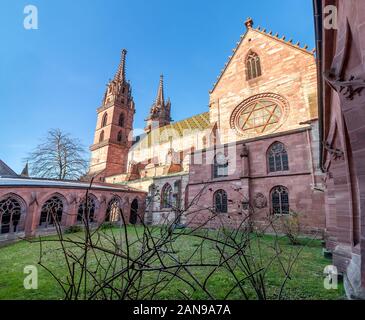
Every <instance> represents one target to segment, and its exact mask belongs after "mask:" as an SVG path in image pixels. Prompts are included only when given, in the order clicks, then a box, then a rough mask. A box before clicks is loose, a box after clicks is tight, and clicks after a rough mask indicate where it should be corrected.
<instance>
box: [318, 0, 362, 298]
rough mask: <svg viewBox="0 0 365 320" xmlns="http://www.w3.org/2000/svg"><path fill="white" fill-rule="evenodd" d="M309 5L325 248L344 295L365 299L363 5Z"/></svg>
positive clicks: (355, 1)
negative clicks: (339, 275)
mask: <svg viewBox="0 0 365 320" xmlns="http://www.w3.org/2000/svg"><path fill="white" fill-rule="evenodd" d="M314 3H315V10H316V18H317V19H316V23H317V25H316V26H317V30H316V34H317V43H318V51H319V57H318V58H319V59H318V62H319V69H320V74H319V75H320V81H319V92H320V95H321V96H320V110H321V114H320V115H321V117H320V120H321V122H320V123H321V130H320V136H321V141H323V143H322V150H321V152H322V155H321V157H322V161H321V162H322V166H323V170H324V171H325V172H326V180H325V181H326V225H327V234H328V237H327V248H328V249H329V250H330V251H332V252H333V260H334V264H335V265H336V266H337V267H338V268H339V270H340V271H341V272H344V274H345V287H346V291H347V294H348V296H349V297H355V298H365V96H364V89H365V41H364V39H365V27H364V25H365V3H364V1H362V0H346V1H344V0H338V1H336V0H323V1H314ZM329 15H332V17H334V19H335V20H333V19H332V20H330V19H329V18H330V17H329Z"/></svg>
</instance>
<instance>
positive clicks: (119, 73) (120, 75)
mask: <svg viewBox="0 0 365 320" xmlns="http://www.w3.org/2000/svg"><path fill="white" fill-rule="evenodd" d="M126 56H127V50H126V49H123V50H122V54H121V58H120V63H119V67H118V71H117V73H116V74H115V77H114V80H117V81H122V82H123V81H125V60H126Z"/></svg>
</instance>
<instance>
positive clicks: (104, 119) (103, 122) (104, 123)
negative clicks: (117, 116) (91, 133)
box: [101, 113, 108, 128]
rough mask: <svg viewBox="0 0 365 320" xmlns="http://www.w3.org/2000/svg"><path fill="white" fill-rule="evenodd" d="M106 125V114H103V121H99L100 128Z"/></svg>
mask: <svg viewBox="0 0 365 320" xmlns="http://www.w3.org/2000/svg"><path fill="white" fill-rule="evenodd" d="M107 123H108V114H107V113H105V114H104V115H103V120H102V121H101V127H102V128H104V127H105V126H106V124H107Z"/></svg>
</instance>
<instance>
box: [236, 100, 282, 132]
mask: <svg viewBox="0 0 365 320" xmlns="http://www.w3.org/2000/svg"><path fill="white" fill-rule="evenodd" d="M260 96H262V98H259V97H258V98H256V99H255V97H253V98H251V99H248V101H247V102H243V103H242V104H240V105H239V106H238V107H237V108H236V110H235V111H234V112H233V114H232V117H231V127H233V128H234V129H236V131H237V132H239V133H240V134H241V135H244V136H246V137H254V136H259V135H262V134H265V133H271V132H274V131H275V130H277V129H278V128H279V127H280V126H281V124H282V123H283V122H284V120H285V119H284V118H285V116H286V107H287V106H285V105H284V104H283V103H282V101H280V100H278V99H276V98H273V97H272V96H276V95H273V94H272V95H270V96H269V97H267V98H265V95H260Z"/></svg>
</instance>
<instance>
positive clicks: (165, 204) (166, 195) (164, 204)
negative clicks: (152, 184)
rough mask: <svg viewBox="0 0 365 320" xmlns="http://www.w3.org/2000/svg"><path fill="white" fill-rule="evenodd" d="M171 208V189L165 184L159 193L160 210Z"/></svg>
mask: <svg viewBox="0 0 365 320" xmlns="http://www.w3.org/2000/svg"><path fill="white" fill-rule="evenodd" d="M171 206H172V187H171V185H170V184H169V183H166V184H165V185H164V186H163V188H162V191H161V208H162V209H167V208H171Z"/></svg>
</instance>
